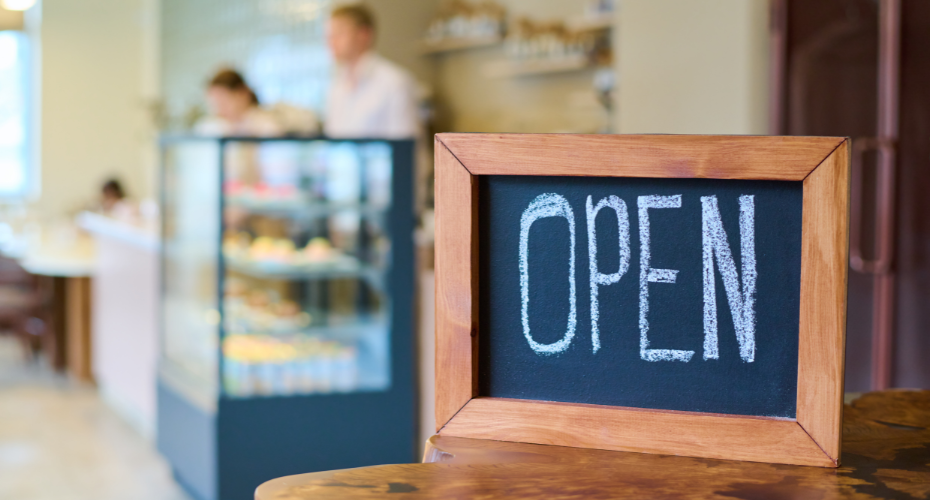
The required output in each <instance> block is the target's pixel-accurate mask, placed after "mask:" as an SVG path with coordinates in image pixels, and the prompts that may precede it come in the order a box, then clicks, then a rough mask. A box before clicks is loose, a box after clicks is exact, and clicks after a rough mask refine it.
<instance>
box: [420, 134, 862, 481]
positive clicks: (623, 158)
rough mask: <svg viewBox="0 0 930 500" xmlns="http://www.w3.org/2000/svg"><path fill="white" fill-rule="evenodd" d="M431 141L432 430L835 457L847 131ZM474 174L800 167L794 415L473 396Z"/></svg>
mask: <svg viewBox="0 0 930 500" xmlns="http://www.w3.org/2000/svg"><path fill="white" fill-rule="evenodd" d="M435 141H436V144H435V146H436V281H437V282H436V425H437V432H438V433H440V434H442V435H447V436H457V437H469V438H479V439H493V440H499V441H519V442H527V443H537V444H551V445H561V446H574V447H584V448H600V449H607V450H618V451H636V452H646V453H662V454H674V455H689V456H700V457H709V458H723V459H735V460H748V461H758V462H777V463H787V464H798V465H816V466H823V467H837V466H839V458H840V435H841V428H842V425H841V424H842V422H841V420H842V408H843V368H844V366H843V363H844V354H845V352H844V351H845V332H846V279H847V276H846V273H847V262H848V227H847V226H848V224H847V220H848V213H849V141H848V139H845V138H836V137H749V136H675V135H656V136H648V135H597V136H594V135H560V134H559V135H556V134H540V135H536V134H528V135H522V134H516V135H510V134H438V135H436V139H435ZM479 175H552V176H606V177H620V176H622V177H651V178H711V179H753V180H790V181H803V215H802V250H801V255H802V263H801V304H800V306H801V308H800V318H799V326H800V331H799V335H800V337H799V346H798V393H797V414H796V418H795V419H790V418H769V417H747V416H738V415H720V414H710V413H694V412H680V411H665V410H650V409H641V408H626V407H614V406H600V405H589V404H575V403H557V402H545V401H528V400H516V399H505V398H491V397H478V391H477V382H478V370H477V363H478V355H477V352H478V351H477V345H478V267H479V266H478V234H479V228H478V226H477V221H478V204H477V200H478V196H479V193H478V188H477V179H476V176H479ZM541 415H543V417H540V416H541Z"/></svg>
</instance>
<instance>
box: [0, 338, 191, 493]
mask: <svg viewBox="0 0 930 500" xmlns="http://www.w3.org/2000/svg"><path fill="white" fill-rule="evenodd" d="M0 499H3V500H189V499H188V497H187V496H186V495H184V493H183V492H182V491H181V490H180V488H179V487H178V486H177V485H176V484H175V483H174V481H173V480H172V479H171V473H170V471H169V469H168V467H167V465H166V464H165V461H164V460H163V459H162V458H161V457H160V456H159V455H158V453H157V452H156V451H155V450H154V446H153V444H152V443H150V442H148V441H146V440H145V439H144V438H142V437H141V436H140V435H139V434H138V433H136V432H135V431H134V430H133V429H132V428H131V427H129V426H128V425H127V424H126V423H124V422H123V421H122V420H120V418H119V417H117V416H116V415H115V414H114V413H113V412H112V411H111V410H110V409H109V408H108V407H107V406H106V405H104V404H103V402H102V401H101V400H100V398H99V397H97V393H96V391H95V390H94V389H93V388H92V387H86V386H80V385H77V384H74V383H71V382H69V381H68V380H67V379H66V378H64V377H61V376H56V375H54V374H51V373H50V372H49V371H48V370H47V369H44V368H43V367H41V366H39V365H37V364H27V363H25V362H23V361H22V356H21V354H20V352H19V350H18V345H17V344H16V343H14V342H11V341H10V339H9V338H8V337H5V336H0Z"/></svg>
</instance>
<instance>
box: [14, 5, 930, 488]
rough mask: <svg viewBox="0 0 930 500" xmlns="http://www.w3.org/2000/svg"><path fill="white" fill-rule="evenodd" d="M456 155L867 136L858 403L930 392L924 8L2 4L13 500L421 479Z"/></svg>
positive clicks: (853, 383) (929, 25) (858, 256)
mask: <svg viewBox="0 0 930 500" xmlns="http://www.w3.org/2000/svg"><path fill="white" fill-rule="evenodd" d="M438 132H517V133H542V132H545V133H587V134H611V133H673V134H752V135H766V134H772V135H831V136H849V137H851V138H852V139H853V143H852V144H853V146H852V151H853V167H854V168H853V182H852V193H853V196H852V200H853V202H852V206H851V241H850V250H851V252H850V253H851V260H850V278H849V325H848V333H847V361H846V368H847V374H846V390H847V391H848V392H861V391H867V390H871V389H883V388H888V387H908V388H915V387H916V388H928V387H930V364H928V363H926V362H925V360H926V359H927V357H928V356H930V312H928V308H927V304H928V303H930V201H928V197H927V196H926V195H925V192H926V191H927V189H928V188H930V3H927V2H925V1H923V0H822V1H818V2H805V1H802V0H697V1H696V0H584V1H569V0H367V1H366V2H364V3H362V4H357V3H350V2H339V1H335V0H81V1H80V2H76V1H73V0H0V497H2V498H16V499H23V500H27V499H36V500H38V499H65V498H67V499H95V500H101V499H111V498H112V499H117V498H119V499H126V498H132V499H197V500H200V499H203V500H212V499H246V498H252V492H253V491H254V489H255V487H257V486H258V485H259V484H260V483H261V482H263V481H266V480H268V479H272V478H275V477H279V476H283V475H288V474H297V473H302V472H312V471H319V470H327V469H335V468H346V467H358V466H364V465H372V464H380V463H398V462H400V463H402V462H411V461H417V460H418V458H419V456H420V454H421V453H422V444H423V443H424V441H425V440H426V439H427V438H428V437H429V436H430V435H432V434H433V433H434V431H435V420H434V418H433V407H432V403H433V397H434V393H433V369H434V365H433V348H434V343H433V321H434V318H433V309H434V306H433V291H434V275H433V222H432V221H433V216H432V206H433V195H432V193H433V186H432V179H433V167H432V148H433V143H432V135H433V134H434V133H438Z"/></svg>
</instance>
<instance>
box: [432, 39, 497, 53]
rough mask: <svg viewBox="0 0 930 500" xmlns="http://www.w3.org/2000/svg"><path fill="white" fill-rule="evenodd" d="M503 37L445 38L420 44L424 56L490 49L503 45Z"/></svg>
mask: <svg viewBox="0 0 930 500" xmlns="http://www.w3.org/2000/svg"><path fill="white" fill-rule="evenodd" d="M502 40H503V37H501V36H500V35H494V36H483V37H469V38H445V39H442V40H439V41H430V40H424V41H423V42H421V43H420V45H421V49H420V52H421V53H422V54H442V53H444V52H454V51H457V50H465V49H477V48H481V47H490V46H492V45H497V44H499V43H501V41H502Z"/></svg>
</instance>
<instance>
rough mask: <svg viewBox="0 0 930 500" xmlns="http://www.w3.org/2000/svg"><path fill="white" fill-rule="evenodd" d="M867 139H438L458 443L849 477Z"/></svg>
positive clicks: (445, 373)
mask: <svg viewBox="0 0 930 500" xmlns="http://www.w3.org/2000/svg"><path fill="white" fill-rule="evenodd" d="M848 163H849V162H848V141H847V140H845V139H842V138H826V137H796V138H791V137H726V136H578V135H492V134H439V135H437V136H436V270H437V292H436V293H437V298H436V299H437V300H436V303H437V311H436V314H437V325H436V326H437V330H436V331H437V340H436V341H437V368H436V375H437V381H436V384H437V387H436V417H437V426H438V429H437V430H438V431H439V432H440V433H441V434H444V435H451V436H462V437H472V438H484V439H497V440H507V441H523V442H531V443H540V444H556V445H565V446H581V447H593V448H602V449H610V450H624V451H641V452H651V453H667V454H681V455H692V456H706V457H714V458H731V459H739V460H753V461H767V462H780V463H792V464H802V465H819V466H828V467H836V466H838V464H839V436H840V418H841V411H842V392H843V387H842V381H843V354H844V342H845V310H846V268H847V265H846V262H847V258H848V256H847V236H848V233H847V231H848V230H847V211H848V209H847V208H848V185H849V164H848Z"/></svg>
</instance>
